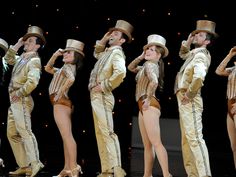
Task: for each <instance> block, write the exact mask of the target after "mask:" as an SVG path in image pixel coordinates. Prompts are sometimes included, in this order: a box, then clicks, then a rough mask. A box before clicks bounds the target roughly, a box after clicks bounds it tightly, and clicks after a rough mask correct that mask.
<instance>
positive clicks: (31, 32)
mask: <svg viewBox="0 0 236 177" xmlns="http://www.w3.org/2000/svg"><path fill="white" fill-rule="evenodd" d="M31 36H36V37H39V38H40V39H42V41H43V44H45V43H46V39H45V37H44V35H43V30H42V29H41V28H40V27H38V26H30V27H29V28H28V30H27V33H26V34H25V35H24V36H23V40H24V41H25V40H26V39H27V38H29V37H31Z"/></svg>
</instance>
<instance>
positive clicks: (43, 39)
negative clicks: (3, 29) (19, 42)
mask: <svg viewBox="0 0 236 177" xmlns="http://www.w3.org/2000/svg"><path fill="white" fill-rule="evenodd" d="M31 36H36V37H38V38H40V39H42V41H43V45H45V44H46V39H45V37H44V36H42V35H39V34H38V33H28V34H25V35H24V36H23V40H24V41H26V40H27V39H28V38H29V37H31Z"/></svg>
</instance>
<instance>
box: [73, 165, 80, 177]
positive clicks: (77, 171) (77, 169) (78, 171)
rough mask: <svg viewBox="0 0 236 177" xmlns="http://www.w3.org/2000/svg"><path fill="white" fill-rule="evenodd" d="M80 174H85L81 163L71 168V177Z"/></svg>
mask: <svg viewBox="0 0 236 177" xmlns="http://www.w3.org/2000/svg"><path fill="white" fill-rule="evenodd" d="M80 174H83V172H82V169H81V166H80V165H77V166H76V167H75V168H74V169H72V170H71V177H79V175H80Z"/></svg>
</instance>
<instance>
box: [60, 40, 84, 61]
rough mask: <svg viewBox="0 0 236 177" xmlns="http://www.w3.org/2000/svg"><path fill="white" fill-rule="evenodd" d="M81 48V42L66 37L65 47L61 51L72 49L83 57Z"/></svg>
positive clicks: (82, 47) (82, 44)
mask: <svg viewBox="0 0 236 177" xmlns="http://www.w3.org/2000/svg"><path fill="white" fill-rule="evenodd" d="M83 49H84V43H83V42H80V41H78V40H75V39H67V41H66V48H65V49H64V50H63V52H65V51H69V50H72V51H76V52H78V53H80V54H81V55H82V56H83V57H84V53H83Z"/></svg>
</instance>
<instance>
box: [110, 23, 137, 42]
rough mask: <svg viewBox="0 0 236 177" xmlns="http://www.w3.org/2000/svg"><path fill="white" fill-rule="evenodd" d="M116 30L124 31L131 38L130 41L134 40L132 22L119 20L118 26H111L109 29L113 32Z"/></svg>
mask: <svg viewBox="0 0 236 177" xmlns="http://www.w3.org/2000/svg"><path fill="white" fill-rule="evenodd" d="M114 30H118V31H121V32H122V33H124V34H125V35H126V36H127V37H128V39H129V41H128V43H130V42H131V41H132V35H131V33H132V32H133V30H134V27H133V26H132V25H131V24H130V23H128V22H127V21H124V20H117V22H116V26H115V27H114V28H111V29H110V30H109V31H110V32H112V31H114Z"/></svg>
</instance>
